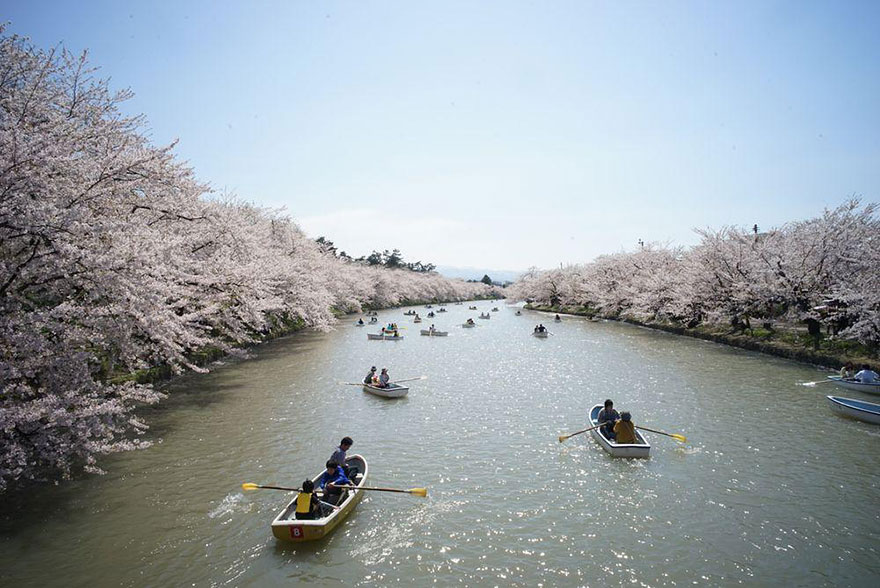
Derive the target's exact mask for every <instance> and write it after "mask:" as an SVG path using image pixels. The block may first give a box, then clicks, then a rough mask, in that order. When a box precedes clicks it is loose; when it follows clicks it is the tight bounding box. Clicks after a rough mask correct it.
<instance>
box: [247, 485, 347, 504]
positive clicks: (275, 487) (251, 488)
mask: <svg viewBox="0 0 880 588" xmlns="http://www.w3.org/2000/svg"><path fill="white" fill-rule="evenodd" d="M241 488H242V490H287V491H290V492H302V488H285V487H284V486H261V485H260V484H254V483H253V482H245V483H244V484H242V485H241ZM318 502H320V503H321V504H326V505H327V506H329V507H331V508H335V509H336V510H339V509H340V508H341V507H339V506H336V505H335V504H330V503H329V502H324V501H323V500H318Z"/></svg>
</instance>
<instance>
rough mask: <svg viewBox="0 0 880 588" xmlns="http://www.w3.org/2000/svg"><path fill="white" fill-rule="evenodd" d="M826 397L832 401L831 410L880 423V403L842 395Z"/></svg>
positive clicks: (868, 421) (867, 421) (869, 421)
mask: <svg viewBox="0 0 880 588" xmlns="http://www.w3.org/2000/svg"><path fill="white" fill-rule="evenodd" d="M825 398H827V399H828V402H830V403H831V410H833V411H834V412H836V413H837V414H841V415H843V416H848V417H851V418H854V419H858V420H860V421H865V422H866V423H874V424H875V425H880V404H874V403H873V402H865V401H864V400H855V399H853V398H841V397H840V396H826V397H825Z"/></svg>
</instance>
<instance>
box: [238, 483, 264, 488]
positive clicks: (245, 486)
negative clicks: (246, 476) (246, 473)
mask: <svg viewBox="0 0 880 588" xmlns="http://www.w3.org/2000/svg"><path fill="white" fill-rule="evenodd" d="M259 488H260V487H259V485H257V484H254V483H253V482H245V483H244V484H242V485H241V489H242V490H258V489H259Z"/></svg>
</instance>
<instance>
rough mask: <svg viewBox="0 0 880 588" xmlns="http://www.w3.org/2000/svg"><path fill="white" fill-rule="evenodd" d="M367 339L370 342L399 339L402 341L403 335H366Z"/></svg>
mask: <svg viewBox="0 0 880 588" xmlns="http://www.w3.org/2000/svg"><path fill="white" fill-rule="evenodd" d="M367 339H369V340H370V341H382V340H385V341H397V340H399V339H403V335H383V334H381V333H379V334H376V333H367Z"/></svg>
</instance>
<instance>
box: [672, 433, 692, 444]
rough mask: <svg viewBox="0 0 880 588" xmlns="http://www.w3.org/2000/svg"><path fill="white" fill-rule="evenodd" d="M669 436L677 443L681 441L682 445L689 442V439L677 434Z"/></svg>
mask: <svg viewBox="0 0 880 588" xmlns="http://www.w3.org/2000/svg"><path fill="white" fill-rule="evenodd" d="M669 436H670V437H672V438H673V439H675V440H676V441H681V442H682V443H687V441H688V440H687V437H685V436H684V435H678V434H677V433H671V434H670V435H669Z"/></svg>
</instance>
